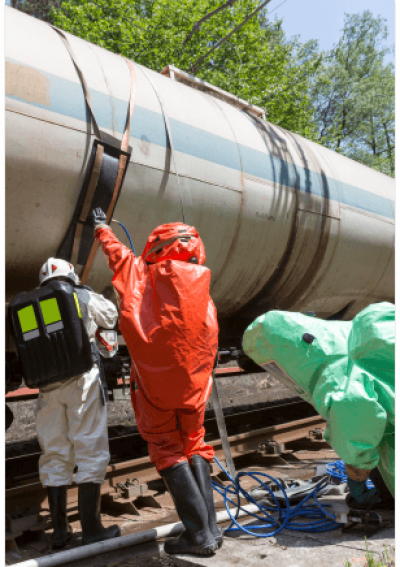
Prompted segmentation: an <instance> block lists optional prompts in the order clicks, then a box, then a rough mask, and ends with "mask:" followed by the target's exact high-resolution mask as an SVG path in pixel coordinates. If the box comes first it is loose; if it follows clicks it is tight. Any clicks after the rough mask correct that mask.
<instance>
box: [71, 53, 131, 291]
mask: <svg viewBox="0 0 400 567" xmlns="http://www.w3.org/2000/svg"><path fill="white" fill-rule="evenodd" d="M125 61H126V63H127V65H128V67H129V71H130V76H131V89H130V95H129V108H128V116H127V123H126V128H125V132H124V134H123V136H122V141H121V150H122V151H124V152H126V151H127V150H128V148H129V139H130V127H131V118H132V113H133V109H134V106H135V99H136V73H135V68H134V66H133V64H132V63H131V62H130V61H129V60H128V59H125ZM127 160H128V157H127V156H126V155H123V154H121V156H120V158H119V164H118V174H117V179H116V180H115V185H114V190H113V194H112V197H111V201H110V204H109V207H108V210H107V212H106V217H107V223H108V224H109V222H110V219H111V215H112V212H113V210H114V207H115V203H116V201H117V198H118V195H119V191H120V188H121V184H122V178H123V176H124V172H125V169H126V166H127ZM98 247H99V241H98V240H96V239H95V240H94V242H93V244H92V248H91V250H90V254H89V257H88V259H87V262H86V264H85V267H84V269H83V273H82V278H81V281H82V283H83V284H85V283H86V282H87V279H88V276H89V272H90V270H91V267H92V264H93V261H94V258H95V256H96V252H97V249H98Z"/></svg>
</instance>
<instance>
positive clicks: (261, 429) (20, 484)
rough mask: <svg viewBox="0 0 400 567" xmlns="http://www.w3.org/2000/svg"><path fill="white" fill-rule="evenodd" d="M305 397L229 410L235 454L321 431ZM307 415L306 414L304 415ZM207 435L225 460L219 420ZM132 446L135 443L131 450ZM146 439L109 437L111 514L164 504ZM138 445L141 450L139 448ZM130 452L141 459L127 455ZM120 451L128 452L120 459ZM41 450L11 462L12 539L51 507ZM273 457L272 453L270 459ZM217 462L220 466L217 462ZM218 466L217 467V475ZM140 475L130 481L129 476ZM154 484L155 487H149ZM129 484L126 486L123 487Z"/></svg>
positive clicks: (268, 450) (105, 491)
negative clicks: (43, 479) (42, 480)
mask: <svg viewBox="0 0 400 567" xmlns="http://www.w3.org/2000/svg"><path fill="white" fill-rule="evenodd" d="M310 410H311V412H312V411H313V410H312V408H311V406H309V404H306V403H305V402H303V401H302V400H300V401H299V400H291V401H290V402H289V403H276V404H274V405H273V406H272V407H268V408H262V409H257V410H253V411H242V412H240V413H236V414H232V415H227V416H226V424H227V431H228V435H229V443H230V446H231V451H232V456H233V458H235V459H237V458H239V457H244V456H246V455H249V454H255V455H258V456H259V457H260V458H264V457H266V456H267V457H268V455H272V456H277V454H279V451H282V450H283V448H284V446H285V444H287V443H290V442H292V441H296V440H300V439H303V438H307V437H310V435H313V434H312V433H311V434H310V432H314V435H315V432H322V431H323V429H324V428H325V422H324V420H323V419H322V418H321V417H320V416H318V415H311V416H310ZM304 416H307V417H304ZM205 426H206V440H207V443H209V444H210V445H212V446H213V447H214V449H215V451H216V456H217V457H218V458H219V459H220V460H223V459H224V455H223V450H222V445H221V441H220V439H219V437H218V430H217V426H216V422H215V419H213V418H211V417H208V419H206V421H205ZM317 435H320V433H317ZM127 447H131V448H133V449H132V450H130V451H129V450H127ZM145 448H146V444H145V443H144V442H143V440H142V439H141V438H140V436H139V434H138V433H137V432H133V433H128V434H126V435H118V436H116V437H114V438H111V439H110V452H111V455H112V460H111V462H110V465H109V467H108V469H107V474H106V479H105V484H104V485H103V486H102V509H103V510H104V511H106V512H108V513H111V514H112V515H117V516H118V515H121V514H125V515H126V514H128V516H132V517H135V516H140V515H141V512H140V511H139V510H138V508H140V507H142V506H145V507H146V508H147V509H149V508H150V509H151V508H153V509H154V511H157V509H160V508H162V507H163V506H164V505H165V503H163V502H162V501H161V503H160V499H159V498H158V497H155V495H157V494H158V489H156V490H152V488H151V484H152V483H154V482H156V481H157V480H159V475H158V473H157V471H156V469H155V468H154V467H153V465H152V464H151V463H150V459H149V457H148V455H143V456H139V455H140V454H141V453H143V452H144V451H145ZM135 449H136V450H137V452H136V451H135ZM129 453H130V454H131V455H132V454H135V457H136V458H126V456H127V455H129ZM120 455H123V457H122V458H121V457H120ZM39 456H40V453H35V454H31V455H23V456H21V457H14V458H11V459H7V461H6V517H7V538H8V539H9V540H15V539H16V538H17V537H18V536H20V535H21V534H22V533H23V532H24V531H26V530H38V529H40V526H41V525H42V524H43V512H46V511H47V510H48V503H47V492H46V489H44V488H43V487H42V485H41V483H40V481H39V478H38V474H37V461H38V458H39ZM267 460H268V458H267ZM213 466H214V467H216V465H213ZM218 472H219V471H217V470H216V468H215V469H214V470H213V473H214V474H217V473H218ZM128 478H129V479H135V480H134V483H133V484H131V486H126V481H127V479H128ZM149 484H150V487H149ZM124 486H125V491H124V490H121V487H124ZM77 500H78V489H77V486H76V485H74V484H73V485H72V486H71V487H69V489H68V507H69V509H75V508H76V505H77Z"/></svg>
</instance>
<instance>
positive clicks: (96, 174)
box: [71, 144, 104, 264]
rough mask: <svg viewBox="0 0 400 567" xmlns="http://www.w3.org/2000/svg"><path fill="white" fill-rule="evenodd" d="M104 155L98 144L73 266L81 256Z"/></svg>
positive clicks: (72, 261)
mask: <svg viewBox="0 0 400 567" xmlns="http://www.w3.org/2000/svg"><path fill="white" fill-rule="evenodd" d="M103 154H104V147H103V146H102V145H101V144H98V146H97V150H96V157H95V158H94V164H93V168H92V173H91V176H90V181H89V186H88V190H87V193H86V197H85V201H84V203H83V206H82V210H81V214H80V216H79V220H80V221H81V222H78V223H77V225H76V229H75V235H74V244H73V247H72V254H71V264H77V263H78V254H79V248H80V244H81V238H82V231H83V224H82V223H84V222H85V220H86V219H87V216H88V214H89V211H90V206H91V204H92V201H93V197H94V194H95V191H96V187H97V183H98V181H99V176H100V169H101V162H102V159H103Z"/></svg>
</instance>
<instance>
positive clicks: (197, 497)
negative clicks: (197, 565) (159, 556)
mask: <svg viewBox="0 0 400 567" xmlns="http://www.w3.org/2000/svg"><path fill="white" fill-rule="evenodd" d="M160 474H161V476H162V477H163V478H164V481H165V484H166V485H167V488H168V491H169V493H170V494H171V496H172V499H173V501H174V504H175V507H176V511H177V512H178V516H179V518H180V520H181V522H182V524H183V525H184V527H185V531H184V532H183V533H182V534H181V535H180V536H179V537H178V538H171V539H167V541H166V542H165V545H164V551H165V553H168V554H169V555H177V554H181V553H182V554H190V555H213V554H214V552H215V550H216V549H217V542H216V541H215V539H214V537H213V535H212V533H211V532H210V529H209V527H208V514H207V507H206V505H205V502H204V500H203V497H202V495H201V493H200V490H199V487H198V486H197V483H196V480H195V478H194V476H193V473H192V471H191V469H190V466H189V463H188V462H187V461H184V462H183V463H178V464H177V465H174V466H172V467H169V468H168V469H164V470H162V471H161V473H160Z"/></svg>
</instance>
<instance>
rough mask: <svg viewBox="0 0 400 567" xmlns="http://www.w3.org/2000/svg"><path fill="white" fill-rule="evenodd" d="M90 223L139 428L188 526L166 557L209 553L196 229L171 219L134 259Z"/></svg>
mask: <svg viewBox="0 0 400 567" xmlns="http://www.w3.org/2000/svg"><path fill="white" fill-rule="evenodd" d="M92 218H93V224H94V228H95V237H96V239H97V240H98V241H99V242H100V244H101V246H102V249H103V252H104V254H105V255H106V256H107V257H108V263H109V267H110V269H111V270H112V271H113V273H114V276H113V279H112V284H113V286H114V289H115V290H116V292H117V296H118V301H119V308H120V318H119V326H120V330H121V332H122V335H123V336H124V338H125V341H126V344H127V347H128V349H129V352H130V355H131V359H132V369H131V397H132V405H133V408H134V410H135V416H136V422H137V426H138V429H139V432H140V434H141V435H142V437H143V438H144V439H145V440H146V441H147V442H148V447H149V454H150V459H151V461H152V463H154V464H155V465H156V467H157V470H158V472H159V473H160V475H161V476H162V477H163V478H164V480H165V483H166V485H167V487H168V490H169V492H170V494H171V496H172V498H173V500H174V503H175V506H176V509H177V512H178V515H179V517H180V519H181V521H182V523H183V525H184V527H185V531H184V532H183V534H182V535H181V536H180V537H179V538H175V539H170V540H167V542H166V543H165V551H166V552H167V553H170V554H177V553H191V554H196V555H197V554H200V555H212V554H213V553H214V551H215V550H216V549H217V548H218V547H220V546H221V545H222V533H221V531H220V530H219V528H218V526H217V523H216V514H215V508H214V501H213V489H212V484H211V477H210V472H209V462H210V461H211V460H212V459H213V456H214V450H213V448H212V447H211V446H209V445H206V444H205V443H204V433H205V430H204V425H203V422H204V412H205V405H206V401H207V399H208V397H209V395H210V392H211V388H212V377H211V375H212V370H213V365H214V360H215V358H216V354H217V348H218V323H217V313H216V309H215V306H214V303H213V301H212V299H211V297H210V293H209V287H210V278H211V273H210V270H209V269H208V268H206V267H205V266H204V262H205V250H204V245H203V243H202V241H201V239H200V236H199V234H198V232H197V231H196V229H195V228H194V227H191V226H187V225H185V224H182V223H169V224H165V225H162V226H159V227H157V228H156V229H155V230H154V231H153V232H152V233H151V235H150V236H149V238H148V241H147V244H146V246H145V248H144V251H143V254H142V256H139V257H136V256H135V255H134V253H133V252H131V251H130V250H129V249H128V248H127V247H126V246H124V245H123V244H121V243H120V242H119V241H118V239H117V238H116V237H115V235H114V233H113V232H112V230H111V229H110V227H109V226H107V224H106V216H105V214H104V212H103V211H102V210H101V209H95V210H94V211H92Z"/></svg>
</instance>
